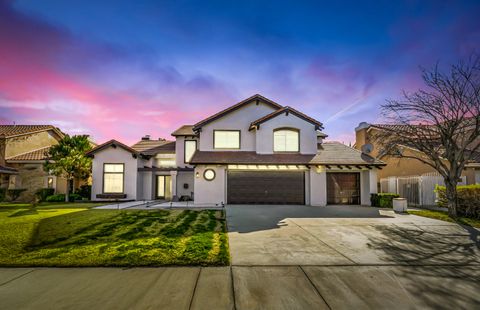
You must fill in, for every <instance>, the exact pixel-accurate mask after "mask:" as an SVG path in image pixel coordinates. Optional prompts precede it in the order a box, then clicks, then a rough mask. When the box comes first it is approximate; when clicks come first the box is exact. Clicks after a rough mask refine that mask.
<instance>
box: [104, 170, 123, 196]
mask: <svg viewBox="0 0 480 310" xmlns="http://www.w3.org/2000/svg"><path fill="white" fill-rule="evenodd" d="M105 165H122V166H123V172H105ZM105 173H108V174H121V175H122V191H121V192H106V191H105ZM102 194H125V163H103V174H102Z"/></svg>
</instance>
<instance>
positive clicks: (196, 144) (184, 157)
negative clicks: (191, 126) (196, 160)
mask: <svg viewBox="0 0 480 310" xmlns="http://www.w3.org/2000/svg"><path fill="white" fill-rule="evenodd" d="M187 142H195V151H196V150H197V149H198V141H197V140H191V139H189V140H186V139H185V140H184V141H183V163H184V164H189V163H190V162H187V152H186V149H187ZM195 151H193V154H195ZM193 154H192V157H193ZM190 159H191V158H190Z"/></svg>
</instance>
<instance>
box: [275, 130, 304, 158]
mask: <svg viewBox="0 0 480 310" xmlns="http://www.w3.org/2000/svg"><path fill="white" fill-rule="evenodd" d="M299 136H300V135H299V131H298V130H297V129H293V128H279V129H276V130H274V131H273V151H274V152H299V151H300V138H299Z"/></svg>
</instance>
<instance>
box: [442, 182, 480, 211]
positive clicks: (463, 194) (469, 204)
mask: <svg viewBox="0 0 480 310" xmlns="http://www.w3.org/2000/svg"><path fill="white" fill-rule="evenodd" d="M435 192H436V193H437V195H438V201H437V204H438V206H440V207H445V208H446V207H447V206H448V205H447V193H446V188H445V186H438V185H437V186H436V188H435ZM457 196H458V206H457V214H458V216H465V217H470V218H475V219H480V184H475V185H460V186H457Z"/></svg>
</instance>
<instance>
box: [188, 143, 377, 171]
mask: <svg viewBox="0 0 480 310" xmlns="http://www.w3.org/2000/svg"><path fill="white" fill-rule="evenodd" d="M190 163H191V164H280V165H288V164H291V165H301V164H303V165H308V164H311V165H377V166H383V165H385V163H384V162H382V161H380V160H378V159H375V158H373V157H371V156H369V155H367V154H363V153H362V152H360V151H358V150H356V149H353V148H351V147H349V146H346V145H344V144H342V143H339V142H327V143H323V144H321V145H320V147H319V150H318V152H317V154H311V155H306V154H297V153H295V154H257V153H256V152H245V151H196V152H195V153H194V154H193V157H192V159H191V161H190Z"/></svg>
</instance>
